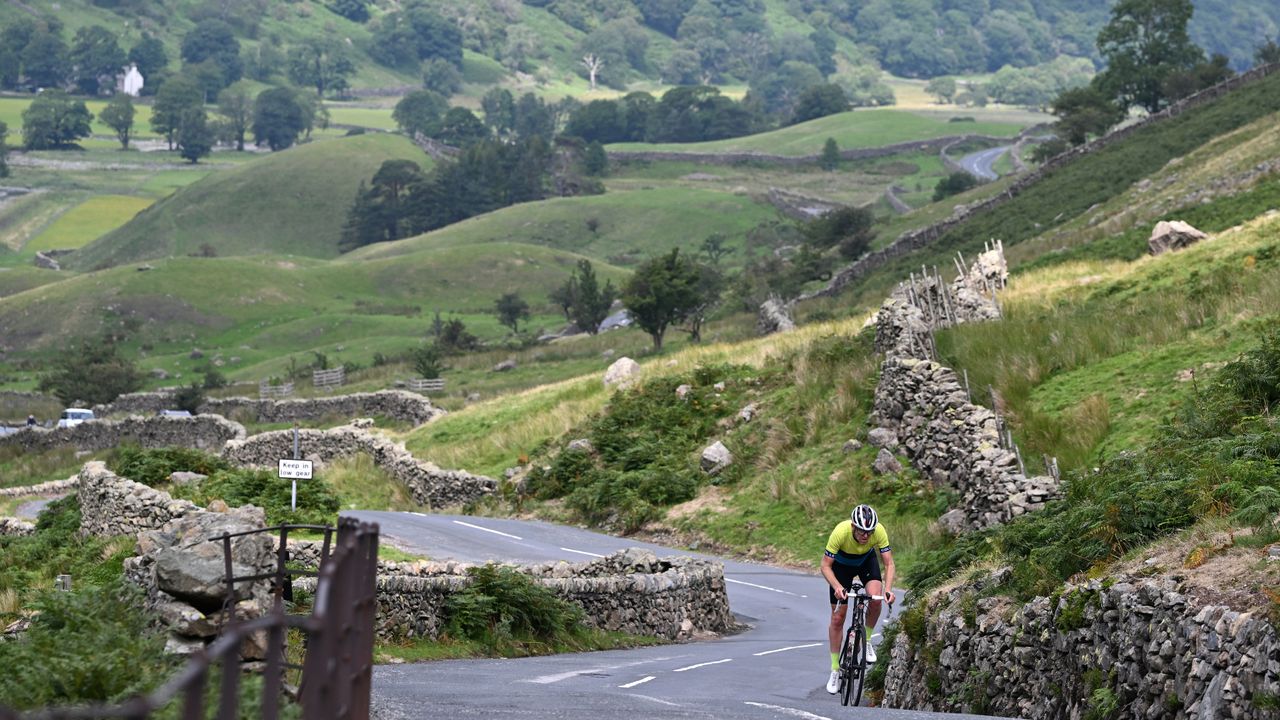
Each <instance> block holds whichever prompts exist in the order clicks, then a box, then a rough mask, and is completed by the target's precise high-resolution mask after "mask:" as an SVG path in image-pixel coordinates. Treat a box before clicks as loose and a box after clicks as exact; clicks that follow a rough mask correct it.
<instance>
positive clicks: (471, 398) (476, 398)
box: [467, 392, 480, 403]
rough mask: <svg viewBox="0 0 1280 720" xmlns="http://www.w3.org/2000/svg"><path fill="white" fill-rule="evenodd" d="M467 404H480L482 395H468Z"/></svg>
mask: <svg viewBox="0 0 1280 720" xmlns="http://www.w3.org/2000/svg"><path fill="white" fill-rule="evenodd" d="M467 402H468V403H478V402H480V393H475V392H473V393H467Z"/></svg>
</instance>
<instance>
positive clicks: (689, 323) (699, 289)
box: [677, 263, 725, 342]
mask: <svg viewBox="0 0 1280 720" xmlns="http://www.w3.org/2000/svg"><path fill="white" fill-rule="evenodd" d="M696 269H697V274H698V279H697V282H696V283H695V286H694V289H695V293H696V295H697V298H698V299H697V301H696V302H695V303H694V304H693V306H692V307H690V308H688V309H687V310H686V311H685V312H684V317H683V318H681V321H680V322H681V325H680V326H678V327H677V329H678V330H683V331H684V332H687V333H689V340H690V341H691V342H702V328H703V326H705V325H706V323H707V316H708V315H709V314H710V313H711V311H712V310H713V309H715V307H716V305H718V304H720V294H721V293H722V292H723V291H724V285H725V280H724V276H723V275H721V274H720V271H719V270H716V269H715V268H713V267H711V266H710V265H703V264H701V263H697V264H696Z"/></svg>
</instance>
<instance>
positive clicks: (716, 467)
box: [702, 440, 733, 475]
mask: <svg viewBox="0 0 1280 720" xmlns="http://www.w3.org/2000/svg"><path fill="white" fill-rule="evenodd" d="M732 464H733V453H732V452H729V448H727V447H725V446H724V443H722V442H720V441H719V440H717V441H715V442H714V443H712V444H711V445H708V446H707V447H706V448H704V449H703V451H702V471H703V472H705V473H707V474H708V475H718V474H719V473H720V471H721V470H724V469H725V468H727V467H729V466H730V465H732Z"/></svg>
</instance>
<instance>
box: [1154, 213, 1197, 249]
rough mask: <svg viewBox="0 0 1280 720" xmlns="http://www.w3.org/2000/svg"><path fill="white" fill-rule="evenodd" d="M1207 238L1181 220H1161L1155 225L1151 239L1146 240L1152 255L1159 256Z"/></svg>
mask: <svg viewBox="0 0 1280 720" xmlns="http://www.w3.org/2000/svg"><path fill="white" fill-rule="evenodd" d="M1207 237H1209V236H1208V235H1206V234H1204V233H1202V232H1200V231H1199V230H1197V229H1195V228H1194V227H1192V226H1191V225H1189V224H1187V223H1185V222H1183V221H1181V220H1173V221H1166V220H1161V221H1160V222H1158V223H1156V227H1155V229H1154V230H1152V231H1151V237H1150V238H1149V239H1148V240H1147V247H1148V248H1149V249H1150V250H1151V254H1152V255H1160V254H1162V253H1166V252H1170V251H1173V250H1181V249H1182V248H1185V247H1190V246H1191V245H1194V244H1196V243H1198V242H1200V241H1201V240H1204V239H1205V238H1207Z"/></svg>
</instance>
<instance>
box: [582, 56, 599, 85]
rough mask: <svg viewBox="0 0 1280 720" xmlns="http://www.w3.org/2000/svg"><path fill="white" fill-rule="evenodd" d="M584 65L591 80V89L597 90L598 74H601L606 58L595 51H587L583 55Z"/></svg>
mask: <svg viewBox="0 0 1280 720" xmlns="http://www.w3.org/2000/svg"><path fill="white" fill-rule="evenodd" d="M582 65H583V67H585V68H586V69H587V77H588V78H589V79H590V82H591V91H592V92H595V89H596V75H597V74H599V73H600V70H601V68H603V67H604V58H602V57H600V56H599V55H596V54H595V53H587V54H586V55H583V56H582Z"/></svg>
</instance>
